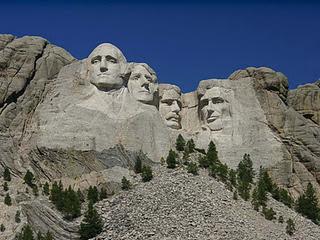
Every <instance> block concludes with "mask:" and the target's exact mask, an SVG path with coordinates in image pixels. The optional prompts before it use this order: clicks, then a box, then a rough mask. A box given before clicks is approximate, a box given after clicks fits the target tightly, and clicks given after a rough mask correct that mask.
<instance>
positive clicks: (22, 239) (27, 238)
mask: <svg viewBox="0 0 320 240" xmlns="http://www.w3.org/2000/svg"><path fill="white" fill-rule="evenodd" d="M16 239H17V240H34V237H33V232H32V229H31V227H30V226H29V225H25V226H24V227H23V228H22V231H21V233H20V234H18V235H17V237H16Z"/></svg>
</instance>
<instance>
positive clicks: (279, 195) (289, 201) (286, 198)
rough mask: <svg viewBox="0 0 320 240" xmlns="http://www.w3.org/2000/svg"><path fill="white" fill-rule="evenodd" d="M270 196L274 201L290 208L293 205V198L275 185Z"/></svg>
mask: <svg viewBox="0 0 320 240" xmlns="http://www.w3.org/2000/svg"><path fill="white" fill-rule="evenodd" d="M271 194H272V197H273V198H274V199H275V200H277V201H279V202H282V203H283V204H285V205H287V206H288V207H290V208H291V207H292V206H293V204H294V200H293V198H292V197H291V196H290V194H289V193H288V191H287V190H286V189H283V188H279V187H277V186H276V185H274V186H273V189H272V192H271Z"/></svg>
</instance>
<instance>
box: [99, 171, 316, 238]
mask: <svg viewBox="0 0 320 240" xmlns="http://www.w3.org/2000/svg"><path fill="white" fill-rule="evenodd" d="M153 172H154V179H153V180H152V181H151V182H147V183H140V184H136V185H135V187H134V189H132V190H130V191H125V192H121V193H120V194H118V195H116V196H114V197H112V198H108V199H105V200H103V201H102V202H99V203H98V204H97V205H96V207H97V209H98V211H99V213H100V214H101V215H102V218H103V222H104V230H103V232H102V233H101V234H100V235H99V236H98V237H96V238H95V239H101V240H102V239H127V240H132V239H159V240H160V239H172V240H173V239H239V240H240V239H253V240H256V239H289V238H290V239H314V240H316V239H318V238H319V236H320V228H319V226H317V225H315V224H314V223H312V222H311V221H310V220H307V219H305V218H303V217H302V216H300V215H297V213H296V212H294V211H293V210H292V209H289V208H287V207H286V206H284V205H283V204H281V203H279V202H276V201H274V200H273V199H270V201H268V205H269V206H268V207H272V208H273V209H274V210H275V212H276V217H277V218H278V217H279V216H283V218H284V222H286V220H287V219H288V218H292V219H294V221H295V226H296V229H297V231H296V232H295V234H294V235H293V236H291V237H288V235H287V234H286V232H285V227H286V223H279V222H278V221H277V220H273V221H268V220H266V219H265V218H264V217H263V216H262V214H261V213H259V212H257V211H255V210H254V209H253V208H252V205H251V203H250V202H246V201H243V200H242V199H239V200H233V199H232V195H233V194H232V192H230V191H229V190H227V189H226V188H225V186H224V185H223V184H222V183H221V182H217V181H216V180H215V179H213V178H211V177H209V176H208V173H207V172H206V171H200V174H199V176H193V175H192V174H188V173H186V170H183V169H174V170H168V169H167V168H166V167H155V168H154V171H153Z"/></svg>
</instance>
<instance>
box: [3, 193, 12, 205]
mask: <svg viewBox="0 0 320 240" xmlns="http://www.w3.org/2000/svg"><path fill="white" fill-rule="evenodd" d="M4 204H6V205H8V206H11V204H12V202H11V197H10V195H9V193H7V194H6V196H5V198H4Z"/></svg>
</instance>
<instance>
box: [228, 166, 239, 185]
mask: <svg viewBox="0 0 320 240" xmlns="http://www.w3.org/2000/svg"><path fill="white" fill-rule="evenodd" d="M229 181H230V183H231V185H232V186H233V187H237V172H236V171H235V170H233V169H230V170H229Z"/></svg>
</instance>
